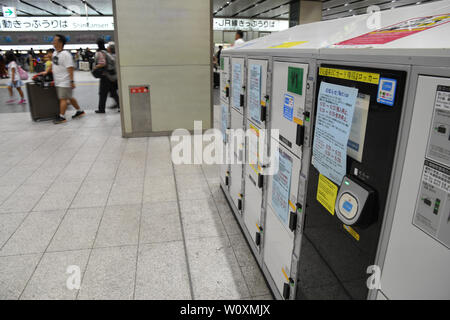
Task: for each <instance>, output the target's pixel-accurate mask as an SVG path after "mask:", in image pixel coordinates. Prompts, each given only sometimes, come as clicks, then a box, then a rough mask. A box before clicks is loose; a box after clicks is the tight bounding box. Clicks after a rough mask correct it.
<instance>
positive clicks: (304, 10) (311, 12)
mask: <svg viewBox="0 0 450 320" xmlns="http://www.w3.org/2000/svg"><path fill="white" fill-rule="evenodd" d="M316 21H322V2H321V1H300V24H306V23H311V22H316Z"/></svg>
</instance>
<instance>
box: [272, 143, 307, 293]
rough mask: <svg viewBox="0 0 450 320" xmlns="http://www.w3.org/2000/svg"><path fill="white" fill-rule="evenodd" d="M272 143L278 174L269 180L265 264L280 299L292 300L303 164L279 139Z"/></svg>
mask: <svg viewBox="0 0 450 320" xmlns="http://www.w3.org/2000/svg"><path fill="white" fill-rule="evenodd" d="M271 143H272V146H273V148H272V152H277V151H278V157H276V158H278V170H275V172H276V173H275V174H274V175H272V176H269V177H268V186H267V212H266V220H265V226H264V264H265V265H266V267H267V269H268V271H269V273H270V275H271V277H272V279H273V281H274V282H275V284H276V287H277V289H278V291H279V293H280V295H281V296H282V297H284V298H285V299H288V298H289V294H290V288H291V279H290V277H291V263H292V255H293V250H294V240H295V232H296V228H297V220H298V217H299V212H300V210H301V206H300V204H298V203H297V202H298V201H297V195H298V189H299V182H300V171H301V162H300V159H299V158H298V157H296V156H294V154H293V153H292V152H290V151H289V150H288V149H287V148H286V147H285V146H283V145H282V144H278V143H277V141H276V140H275V139H273V138H272V139H271ZM277 145H278V148H276V147H275V146H277Z"/></svg>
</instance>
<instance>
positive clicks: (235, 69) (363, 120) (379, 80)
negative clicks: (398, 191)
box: [221, 56, 409, 299]
mask: <svg viewBox="0 0 450 320" xmlns="http://www.w3.org/2000/svg"><path fill="white" fill-rule="evenodd" d="M222 66H223V70H222V78H221V105H222V131H223V132H226V134H224V142H225V144H224V145H225V148H227V149H226V152H228V153H229V157H230V159H231V162H230V163H227V164H224V165H222V168H221V179H222V187H223V189H224V190H225V194H226V195H227V197H228V200H229V202H230V203H231V206H232V207H233V210H234V212H235V215H236V217H237V220H238V221H239V223H240V225H241V227H242V229H243V231H244V233H245V235H246V237H247V240H248V242H249V243H250V246H251V248H252V250H253V253H254V254H255V257H256V258H257V259H258V262H259V264H260V267H261V269H262V271H263V273H264V275H265V277H266V279H267V281H268V283H269V285H270V287H271V288H272V291H273V292H274V293H275V295H276V297H277V298H284V299H298V298H300V299H322V298H324V299H333V298H338V299H340V298H343V299H346V298H353V299H365V298H367V296H368V293H369V288H368V287H367V284H366V280H367V273H366V269H367V267H368V266H370V265H372V264H373V263H374V261H375V260H376V254H377V249H378V242H379V239H380V235H381V231H382V227H383V221H384V212H385V211H386V210H385V209H386V208H387V203H388V200H389V190H390V186H391V179H392V174H395V173H393V170H392V168H393V166H394V160H395V154H396V150H397V143H398V141H397V137H398V134H399V130H400V129H399V128H400V123H401V116H402V114H403V110H402V108H403V105H404V103H403V102H404V98H405V92H406V80H407V73H408V72H407V70H408V68H409V67H407V66H405V67H400V66H399V67H395V66H388V65H386V64H380V65H378V66H377V65H374V64H372V65H371V67H365V66H364V64H359V66H358V64H347V65H346V64H345V63H343V64H339V65H335V64H330V63H327V62H324V61H318V60H314V59H312V58H311V59H310V58H304V59H302V58H296V59H290V58H269V57H263V56H261V57H254V58H253V57H240V56H226V57H224V58H223V64H222ZM327 90H328V91H330V90H331V91H333V90H337V91H339V92H340V90H343V91H342V93H353V95H354V99H355V100H354V102H352V103H350V104H351V105H352V106H353V107H352V108H353V109H354V116H352V118H353V123H350V124H348V126H349V128H350V127H351V129H352V130H351V132H350V138H349V139H348V140H345V141H343V140H342V141H343V142H342V143H345V144H343V145H342V147H345V149H346V150H347V151H346V155H345V156H343V157H344V158H345V161H342V160H343V159H341V158H342V156H341V155H340V154H339V151H337V150H336V149H333V148H334V147H335V146H336V145H333V143H336V142H331V143H330V145H328V144H327V141H337V140H338V139H337V137H335V135H337V134H339V132H337V131H336V127H337V126H338V125H339V118H338V119H336V118H335V119H334V120H332V121H331V122H332V123H330V116H332V117H334V112H333V110H332V109H329V111H327V110H326V109H327V108H328V107H329V106H330V105H333V104H335V101H333V99H335V98H336V96H335V97H332V98H331V99H332V100H329V99H330V98H329V97H328V98H327V97H326V96H327V95H326V94H325V93H326V91H327ZM323 99H325V100H323ZM326 99H328V100H326ZM337 99H339V97H337ZM330 101H331V102H330ZM322 103H324V105H322ZM346 103H347V101H346V100H345V98H342V101H340V102H338V103H337V104H336V105H344V106H345V104H346ZM316 104H317V105H316ZM327 104H328V107H324V106H325V105H327ZM347 104H348V103H347ZM322 107H323V108H322ZM337 111H339V110H337ZM341 111H342V110H341ZM324 112H325V113H326V112H330V113H329V114H325V116H324V114H323V113H324ZM352 112H353V111H352ZM321 113H322V114H321ZM331 113H333V114H331ZM316 115H317V116H316ZM319 115H320V116H321V117H322V118H321V117H319ZM316 118H317V119H316ZM327 118H328V120H323V119H327ZM316 120H317V121H316ZM347 120H348V119H347ZM327 121H328V123H327ZM313 124H315V126H314V125H313ZM324 128H328V129H324ZM349 128H348V129H349ZM381 128H383V129H382V130H380V129H381ZM266 129H270V130H268V131H266ZM333 130H334V131H333ZM324 141H325V143H324ZM347 141H348V145H346V143H347ZM321 148H322V149H324V150H323V151H320V149H321ZM313 150H314V152H313ZM316 150H319V151H318V152H317V153H316ZM321 155H322V158H320V156H321ZM323 155H325V156H323ZM330 156H331V157H330ZM330 159H331V160H330ZM327 161H328V163H327ZM330 161H331V162H333V163H330ZM327 165H328V167H327ZM339 165H340V166H341V168H342V170H341V172H340V175H339V174H336V172H337V171H339ZM321 166H322V167H321ZM324 166H325V167H324ZM317 168H321V169H320V171H319V170H318V169H317ZM324 172H325V173H324Z"/></svg>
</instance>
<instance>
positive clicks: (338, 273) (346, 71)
mask: <svg viewBox="0 0 450 320" xmlns="http://www.w3.org/2000/svg"><path fill="white" fill-rule="evenodd" d="M405 82H406V72H403V71H393V70H384V69H368V68H358V67H348V66H335V65H321V66H320V68H319V73H318V81H317V95H316V97H317V99H316V107H315V120H314V121H315V122H314V133H313V155H312V165H311V167H310V171H309V178H308V188H307V200H306V202H307V203H306V209H305V218H304V231H303V236H302V244H301V250H300V257H299V260H300V266H299V272H298V275H299V285H298V289H297V298H299V299H366V298H367V295H368V288H367V285H366V281H367V278H368V274H367V273H366V270H367V268H368V267H369V266H371V265H373V264H374V261H375V256H376V251H377V246H378V241H379V237H380V232H381V227H382V222H383V215H384V210H385V206H386V200H387V197H388V192H389V185H390V179H391V174H392V166H393V161H394V155H395V150H396V145H397V137H398V130H399V124H400V117H401V114H402V105H403V99H404V91H405ZM347 141H348V143H347Z"/></svg>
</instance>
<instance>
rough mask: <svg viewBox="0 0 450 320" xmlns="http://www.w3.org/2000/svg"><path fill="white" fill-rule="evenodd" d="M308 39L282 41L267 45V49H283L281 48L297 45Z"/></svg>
mask: <svg viewBox="0 0 450 320" xmlns="http://www.w3.org/2000/svg"><path fill="white" fill-rule="evenodd" d="M307 42H308V41H292V42H284V43H282V44H280V45H277V46H273V47H269V49H283V48H293V47H296V46H299V45H301V44H304V43H307Z"/></svg>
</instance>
